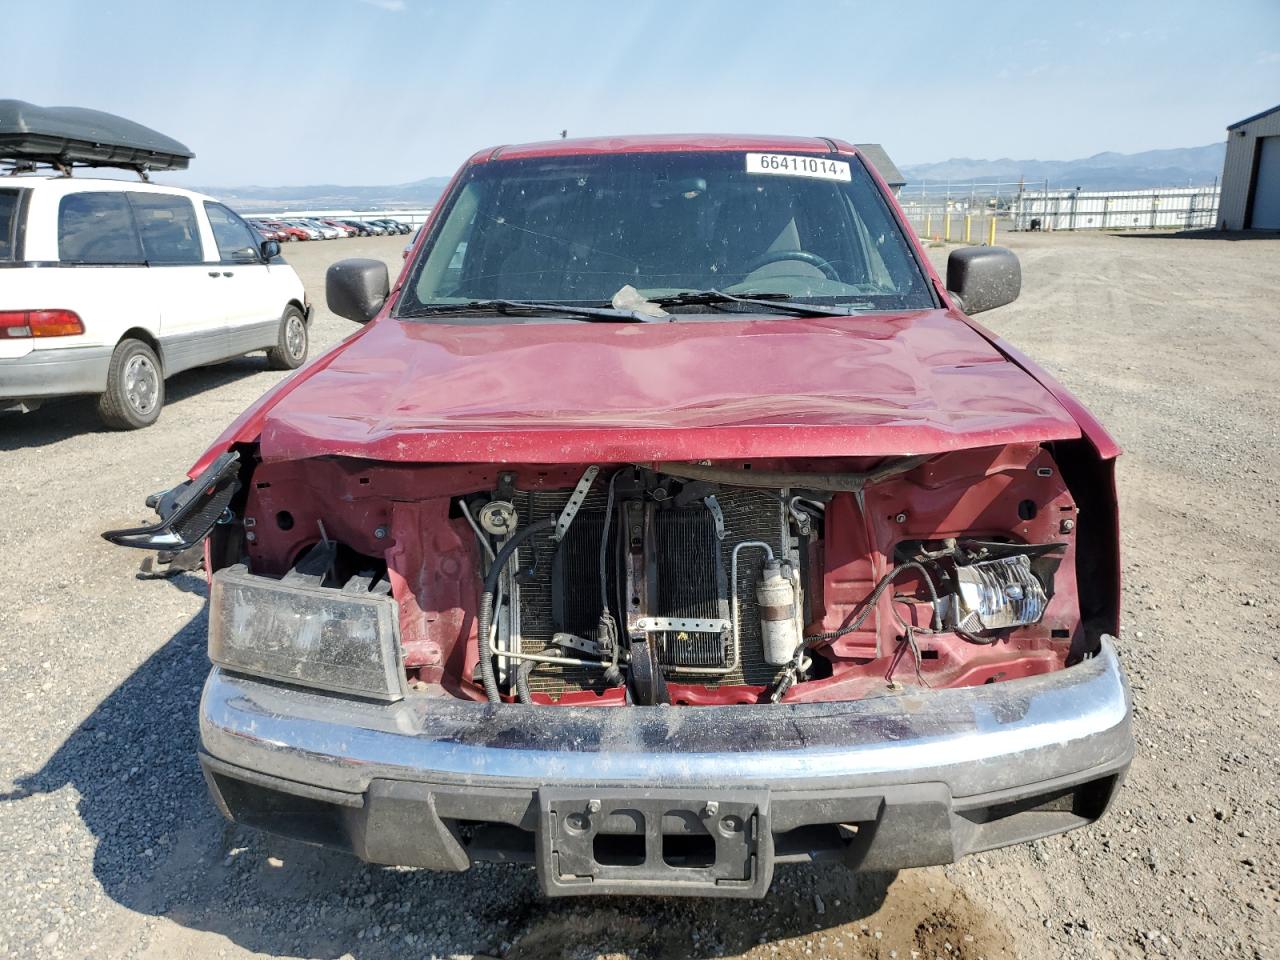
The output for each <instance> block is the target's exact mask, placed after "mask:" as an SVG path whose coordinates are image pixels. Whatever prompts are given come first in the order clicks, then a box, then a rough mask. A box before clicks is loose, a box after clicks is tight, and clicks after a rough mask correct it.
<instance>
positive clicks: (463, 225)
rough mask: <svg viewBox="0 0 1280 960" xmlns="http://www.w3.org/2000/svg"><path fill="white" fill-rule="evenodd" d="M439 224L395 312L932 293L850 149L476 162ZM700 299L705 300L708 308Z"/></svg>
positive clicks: (901, 305) (915, 299)
mask: <svg viewBox="0 0 1280 960" xmlns="http://www.w3.org/2000/svg"><path fill="white" fill-rule="evenodd" d="M447 202H448V207H447V209H446V210H444V211H442V215H441V217H440V218H439V220H438V221H437V222H436V223H435V225H434V226H433V227H432V236H431V239H430V242H429V243H428V244H427V247H426V254H425V256H422V257H419V259H418V261H417V263H416V264H415V265H414V268H413V272H412V274H411V277H410V280H409V283H408V284H406V289H405V294H404V296H403V297H402V299H401V303H400V307H399V313H400V315H401V316H411V315H412V314H413V313H414V312H415V310H420V309H421V308H429V307H439V306H441V305H444V304H450V303H468V302H472V301H487V300H511V301H538V302H541V303H548V302H560V303H602V304H607V303H609V302H610V301H611V300H612V298H613V297H614V295H615V294H617V293H618V292H619V290H620V289H621V288H622V287H624V286H626V285H630V286H632V287H635V288H636V289H637V290H638V291H639V292H640V294H641V295H642V296H644V297H663V296H670V295H671V294H675V293H680V292H682V291H696V290H712V289H714V290H718V291H723V292H726V293H738V294H747V293H770V294H775V295H785V296H787V297H788V298H790V299H793V300H808V301H811V302H814V303H819V302H820V303H829V304H838V305H841V306H847V307H848V308H849V309H850V310H851V311H867V310H901V309H928V308H930V307H932V306H934V299H933V294H932V292H931V291H930V289H929V285H928V283H927V282H926V279H925V276H924V274H923V273H922V271H921V269H920V267H919V265H918V264H917V262H916V259H915V257H914V255H913V253H912V251H911V249H910V247H909V246H908V244H907V241H906V239H905V238H904V237H903V235H902V232H901V230H900V228H899V227H898V224H897V222H896V220H895V219H894V218H893V217H892V215H891V214H890V211H889V208H888V206H887V205H886V203H885V200H884V198H883V196H882V195H881V193H880V191H879V190H878V189H877V187H876V185H875V183H874V182H873V181H872V179H871V177H870V175H869V174H868V173H867V171H866V170H865V169H864V168H863V167H862V165H861V164H860V163H859V162H858V161H857V160H856V159H855V158H851V157H845V158H843V159H837V158H835V157H831V156H819V155H778V154H759V153H741V152H704V153H647V154H646V153H627V154H607V155H597V156H571V157H551V158H542V159H529V160H511V161H497V162H491V163H481V164H476V165H473V166H472V167H471V168H470V169H469V170H467V171H466V172H465V174H464V179H463V181H462V183H461V184H460V186H459V187H458V188H457V189H456V190H454V191H453V192H452V195H451V198H450V199H449V200H448V201H447ZM703 309H705V308H703Z"/></svg>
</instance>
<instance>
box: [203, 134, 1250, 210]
mask: <svg viewBox="0 0 1280 960" xmlns="http://www.w3.org/2000/svg"><path fill="white" fill-rule="evenodd" d="M1225 153H1226V145H1225V144H1222V143H1211V144H1208V145H1206V146H1203V147H1187V148H1184V149H1180V150H1146V151H1144V152H1142V153H1099V154H1095V155H1094V156H1092V157H1086V158H1084V159H1083V160H1010V159H1008V158H1003V159H1000V160H971V159H969V158H967V157H959V158H955V159H952V160H943V161H942V162H940V163H913V164H905V165H903V167H902V172H903V173H904V174H906V177H907V181H908V182H907V187H906V193H907V194H908V195H909V194H910V191H911V188H912V185H913V184H916V185H918V184H919V183H920V182H921V181H927V182H928V183H930V184H933V183H941V182H944V181H947V180H950V181H952V182H963V183H968V182H971V181H980V182H983V183H989V182H991V181H1006V182H1017V181H1018V180H1023V181H1025V182H1026V184H1027V186H1028V187H1034V186H1038V185H1040V184H1041V183H1043V182H1044V180H1045V179H1048V181H1049V186H1050V187H1051V188H1069V187H1083V188H1085V189H1088V190H1123V189H1137V188H1143V187H1170V186H1186V185H1188V184H1191V185H1193V186H1200V185H1202V184H1208V183H1212V182H1213V180H1214V178H1215V177H1219V176H1221V175H1222V160H1223V156H1224V155H1225ZM448 182H449V178H448V177H427V178H426V179H425V180H415V181H413V182H412V183H398V184H393V185H390V186H381V187H346V186H338V185H336V184H321V185H318V186H309V187H263V186H248V187H195V188H194V189H196V190H199V191H201V192H203V193H210V194H213V195H214V196H216V197H220V198H222V199H223V200H226V201H227V202H228V203H230V204H231V205H232V206H233V207H235V208H236V209H238V210H242V211H244V212H246V213H253V212H256V211H266V210H277V211H278V210H285V209H293V210H304V209H314V210H322V209H327V210H339V209H346V210H396V209H407V208H415V207H429V206H431V205H432V204H433V203H435V202H436V200H437V199H438V198H439V196H440V193H441V192H442V191H443V190H444V188H445V186H446V185H447V184H448Z"/></svg>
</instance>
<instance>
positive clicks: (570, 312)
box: [400, 300, 666, 323]
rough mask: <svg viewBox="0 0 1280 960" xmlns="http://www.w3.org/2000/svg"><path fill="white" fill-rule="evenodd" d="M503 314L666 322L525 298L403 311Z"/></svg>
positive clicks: (409, 316) (427, 314) (633, 312)
mask: <svg viewBox="0 0 1280 960" xmlns="http://www.w3.org/2000/svg"><path fill="white" fill-rule="evenodd" d="M469 313H470V314H476V313H499V314H502V315H504V316H506V315H511V314H519V313H558V314H561V315H562V316H567V317H576V318H578V319H580V320H587V321H590V322H592V323H664V322H666V321H664V320H659V319H658V318H656V317H650V316H647V315H646V314H643V313H641V312H640V311H638V310H617V309H614V308H613V307H586V306H577V305H575V304H569V303H535V302H532V301H525V300H470V301H468V302H466V303H428V304H424V305H422V306H420V307H418V308H417V309H415V310H410V311H408V312H406V313H402V314H401V315H400V316H401V317H404V318H406V319H412V318H414V317H434V316H445V315H449V314H463V315H465V314H469Z"/></svg>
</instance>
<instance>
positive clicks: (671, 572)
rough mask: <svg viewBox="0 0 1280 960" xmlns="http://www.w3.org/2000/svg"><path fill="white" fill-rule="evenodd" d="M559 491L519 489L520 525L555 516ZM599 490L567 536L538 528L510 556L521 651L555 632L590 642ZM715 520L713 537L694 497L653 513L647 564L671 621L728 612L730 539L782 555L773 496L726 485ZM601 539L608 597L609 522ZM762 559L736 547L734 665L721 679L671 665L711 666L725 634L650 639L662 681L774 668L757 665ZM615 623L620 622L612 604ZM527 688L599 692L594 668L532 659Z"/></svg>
mask: <svg viewBox="0 0 1280 960" xmlns="http://www.w3.org/2000/svg"><path fill="white" fill-rule="evenodd" d="M568 499H569V491H567V490H566V491H563V492H561V491H555V492H528V491H525V492H521V493H519V494H518V496H517V498H516V507H517V510H518V511H519V513H520V517H521V521H520V522H521V523H522V524H528V523H532V522H535V521H537V520H540V519H542V518H544V517H551V516H556V515H558V514H559V513H560V511H561V509H563V507H564V505H565V503H566V502H567V501H568ZM605 499H606V491H605V489H604V485H603V484H599V485H598V486H597V488H596V489H594V490H592V491H591V493H590V494H588V496H587V498H586V499H585V500H584V501H583V504H582V507H581V508H580V510H579V513H578V515H577V517H576V518H575V519H574V521H573V525H572V526H571V527H570V529H569V534H568V536H566V537H565V540H564V542H563V543H562V544H560V545H558V547H557V544H556V542H555V540H554V539H553V538H552V536H551V535H550V534H549V533H548V534H547V535H545V536H539V537H535V538H534V539H533V540H532V541H530V542H529V543H528V544H526V545H525V546H524V547H522V548H521V550H520V552H519V557H518V558H517V563H518V570H519V573H518V574H517V576H516V594H517V597H516V603H515V612H516V614H517V615H516V617H515V618H514V620H515V622H514V624H513V628H514V630H513V632H515V634H516V636H517V637H518V638H519V648H520V650H521V651H523V652H528V653H536V652H540V651H542V650H543V649H545V648H546V647H548V646H549V645H550V643H551V637H552V635H553V634H554V633H556V632H557V631H566V632H569V633H575V634H577V635H579V636H583V637H588V638H592V639H594V638H595V635H596V630H597V627H598V623H599V619H600V611H601V605H602V604H601V590H600V537H601V534H602V532H603V529H604V511H605ZM716 500H717V501H718V503H719V505H720V509H721V512H722V514H723V517H724V528H725V536H724V539H723V540H717V539H716V535H715V523H714V518H713V517H712V515H711V513H710V511H708V510H706V509H705V507H703V506H702V504H700V503H698V504H695V505H692V506H690V507H688V508H685V509H682V510H679V511H675V510H660V511H656V512H655V513H654V524H653V539H652V543H653V555H652V562H653V564H654V566H655V567H656V569H654V570H653V574H654V583H655V594H656V606H657V609H656V610H651V611H650V613H651V614H656V615H661V616H671V617H696V618H720V619H726V620H727V619H728V618H729V582H728V579H729V571H730V569H731V566H730V560H731V554H732V551H733V547H734V546H735V544H737V543H740V542H742V541H744V540H762V541H764V542H765V543H768V544H769V545H770V546H771V547H772V548H773V550H774V551H775V553H777V554H778V555H780V556H786V547H787V540H788V538H787V526H786V523H787V520H786V512H785V509H784V506H783V503H782V500H781V498H780V496H779V495H778V494H775V493H771V492H769V491H763V490H731V491H721V492H719V493H717V494H716ZM620 509H621V504H619V503H615V505H614V522H613V524H612V525H613V526H614V528H615V530H614V531H612V532H611V537H610V544H609V548H608V549H609V557H610V563H609V564H608V576H609V583H608V590H609V596H610V597H611V598H613V597H616V596H617V591H618V570H617V567H618V564H617V563H616V562H614V559H613V558H615V557H616V556H617V542H616V541H617V534H616V528H617V518H618V517H619V511H620ZM763 563H764V557H763V555H762V552H761V551H757V550H747V551H743V553H742V554H741V556H740V557H739V562H738V608H739V615H740V621H741V629H740V656H739V661H738V665H737V668H736V669H735V670H734V671H733V672H732V673H728V674H724V675H714V676H710V675H706V674H701V675H699V674H694V673H682V671H681V667H714V666H718V665H720V664H723V663H725V662H726V660H725V658H726V656H727V655H728V643H729V640H728V637H727V636H726V637H725V638H723V639H722V638H721V637H718V636H716V635H713V634H689V635H686V636H684V637H677V636H676V635H671V634H657V635H655V637H654V639H655V644H654V646H655V652H656V653H657V656H658V661H659V663H660V664H662V665H663V668H664V673H666V675H667V678H668V679H669V680H673V681H677V682H687V683H696V684H705V685H707V686H717V685H719V684H742V683H748V684H757V685H764V684H767V683H769V682H770V681H771V680H772V679H773V677H774V674H775V673H776V668H774V667H771V666H769V665H768V664H766V663H765V662H764V658H763V653H762V650H761V639H760V623H759V615H758V611H757V609H756V601H755V583H756V580H757V579H758V578H759V576H760V569H761V566H762V565H763ZM614 614H615V617H617V619H618V622H619V623H620V624H624V623H625V619H624V618H623V617H622V616H621V615H620V612H619V611H618V610H616V609H615V610H614ZM529 686H530V689H532V690H534V691H539V692H543V693H548V694H551V695H553V696H558V695H559V694H561V693H563V692H566V691H574V690H599V689H602V686H603V684H602V679H601V672H600V671H599V670H594V669H591V668H586V667H567V666H561V665H556V664H539V666H538V667H537V668H536V669H535V670H534V672H533V674H532V675H531V676H530V679H529Z"/></svg>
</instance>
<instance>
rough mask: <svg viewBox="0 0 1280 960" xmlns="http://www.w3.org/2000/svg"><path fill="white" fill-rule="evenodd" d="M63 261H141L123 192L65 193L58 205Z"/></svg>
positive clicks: (134, 228) (132, 223) (136, 237)
mask: <svg viewBox="0 0 1280 960" xmlns="http://www.w3.org/2000/svg"><path fill="white" fill-rule="evenodd" d="M58 259H59V260H61V261H62V262H63V263H111V264H132V263H143V262H144V259H143V256H142V244H141V243H140V242H139V240H138V229H137V227H136V226H135V225H134V222H133V211H132V209H131V208H130V207H129V200H128V198H127V197H125V195H124V194H123V193H69V194H67V195H66V196H65V197H63V198H62V202H61V203H59V204H58Z"/></svg>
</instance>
